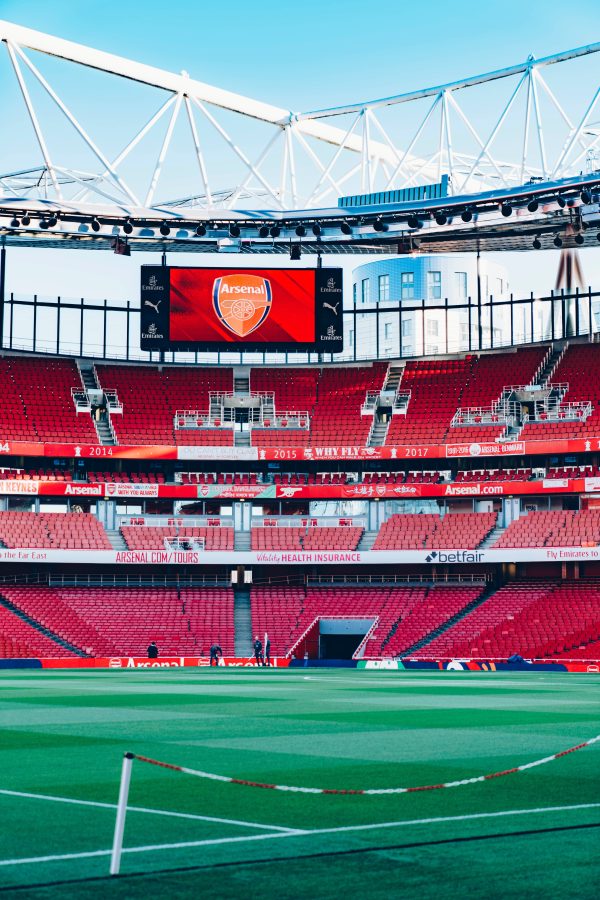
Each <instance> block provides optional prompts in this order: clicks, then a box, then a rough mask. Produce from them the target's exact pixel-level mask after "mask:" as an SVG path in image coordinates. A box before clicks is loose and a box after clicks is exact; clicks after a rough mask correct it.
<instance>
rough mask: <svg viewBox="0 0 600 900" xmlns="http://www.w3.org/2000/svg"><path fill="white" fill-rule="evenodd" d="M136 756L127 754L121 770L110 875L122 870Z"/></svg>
mask: <svg viewBox="0 0 600 900" xmlns="http://www.w3.org/2000/svg"><path fill="white" fill-rule="evenodd" d="M134 759H135V756H134V754H133V753H125V754H124V756H123V767H122V769H121V785H120V787H119V802H118V805H117V820H116V822H115V834H114V838H113V846H112V854H111V857H110V874H111V875H118V874H119V869H120V868H121V851H122V849H123V833H124V831H125V816H126V815H127V799H128V797H129V782H130V781H131V768H132V766H133V760H134Z"/></svg>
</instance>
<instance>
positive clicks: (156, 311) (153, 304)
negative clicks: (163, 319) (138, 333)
mask: <svg viewBox="0 0 600 900" xmlns="http://www.w3.org/2000/svg"><path fill="white" fill-rule="evenodd" d="M161 303H162V300H157V301H156V303H152V301H151V300H144V306H150V307H151V308H152V309H153V310H154V312H155V313H156V315H158V307H159V306H160V304H161Z"/></svg>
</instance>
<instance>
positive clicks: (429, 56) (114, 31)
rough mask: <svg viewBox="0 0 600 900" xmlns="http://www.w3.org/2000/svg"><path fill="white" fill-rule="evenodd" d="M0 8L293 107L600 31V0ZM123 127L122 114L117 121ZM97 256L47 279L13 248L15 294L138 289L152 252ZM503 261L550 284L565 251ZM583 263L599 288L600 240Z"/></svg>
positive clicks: (533, 282)
mask: <svg viewBox="0 0 600 900" xmlns="http://www.w3.org/2000/svg"><path fill="white" fill-rule="evenodd" d="M0 18H4V19H7V20H9V21H12V22H15V23H18V24H22V25H25V26H28V27H31V28H35V29H37V30H40V31H46V32H48V33H51V34H55V35H58V36H61V37H64V38H67V39H70V40H73V41H76V42H79V43H83V44H88V45H90V46H93V47H97V48H99V49H103V50H107V51H109V52H112V53H115V54H119V55H123V56H126V57H130V58H132V59H135V60H140V61H142V62H146V63H150V64H153V65H156V66H159V67H161V68H165V69H169V70H172V71H180V70H182V69H185V70H187V71H188V72H189V73H190V75H192V76H193V77H195V78H197V79H199V80H202V81H206V82H208V83H210V84H214V85H217V86H219V87H223V88H227V89H229V90H232V91H236V92H238V93H242V94H245V95H247V96H250V97H255V98H257V99H262V100H265V101H268V102H270V103H273V104H275V105H280V106H282V107H285V108H290V109H294V110H302V109H314V108H317V107H321V106H330V105H339V104H344V103H347V102H355V101H358V100H361V99H369V98H373V97H379V96H386V95H389V94H395V93H399V92H402V91H406V90H411V89H416V88H419V87H423V86H426V85H430V84H435V83H440V82H445V81H451V80H454V79H457V78H460V77H463V76H466V75H471V74H474V73H477V72H482V71H486V70H490V69H495V68H502V67H504V66H507V65H510V64H512V63H515V62H517V61H521V60H523V59H524V58H525V57H527V56H528V55H529V54H530V53H533V54H534V55H535V56H545V55H548V54H551V53H554V52H557V51H560V50H565V49H568V48H571V47H575V46H581V45H582V44H586V43H591V42H593V41H594V40H598V39H600V2H599V0H573V2H571V3H565V2H564V0H527V2H523V0H480V2H474V0H453V2H451V3H450V2H448V0H429V2H428V3H427V4H408V3H400V2H398V0H378V2H377V3H367V2H358V0H319V2H317V0H303V2H301V3H295V2H285V0H279V2H275V0H255V2H254V3H249V2H240V0H227V2H225V3H213V2H205V0H195V2H194V0H174V2H172V3H165V2H164V0H162V2H157V0H143V2H142V0H130V2H129V3H123V2H118V0H103V2H102V3H98V2H96V3H90V2H81V0H79V2H77V0H52V2H47V0H0ZM0 56H1V57H4V56H5V54H4V53H1V54H0ZM595 60H596V62H597V57H595ZM3 63H5V60H4V59H1V60H0V103H1V104H2V105H3V110H4V111H3V118H4V122H5V123H6V120H7V116H8V118H9V120H10V116H11V115H12V113H13V110H14V111H16V108H17V107H16V104H17V102H18V97H17V96H16V95H15V92H14V85H13V84H9V79H8V78H7V77H5V76H6V75H7V73H8V69H7V68H6V67H4V68H3V67H2V64H3ZM577 65H578V63H575V64H574V66H573V70H572V73H571V74H570V75H568V76H567V79H566V83H565V84H563V85H562V86H561V89H562V90H563V92H565V91H566V94H565V93H563V95H562V98H563V101H564V102H566V100H565V96H568V95H569V93H571V94H572V93H573V92H577V91H579V90H580V88H581V85H582V84H584V85H585V84H587V86H588V87H589V85H590V83H589V81H588V77H587V76H586V77H584V78H582V72H584V71H589V70H583V69H582V68H579V69H578V68H577ZM558 68H560V67H558ZM598 68H599V67H598V65H596V73H597V70H598ZM57 73H58V69H57ZM57 77H59V75H58V74H57ZM69 77H70V81H69V83H68V85H65V90H67V91H68V93H69V102H71V103H73V104H74V105H75V106H76V107H78V108H79V109H81V110H86V106H87V107H88V109H87V112H88V113H89V94H88V91H89V85H88V82H87V81H86V79H85V77H83V76H81V77H79V76H78V77H77V78H75V79H73V77H72V74H71V76H69ZM592 77H593V76H592ZM596 77H597V74H596ZM596 83H597V81H596ZM473 112H474V113H477V110H476V109H475V110H473ZM479 112H480V113H481V115H484V114H485V113H486V110H483V109H482V110H480V111H479ZM122 115H123V113H119V116H122ZM86 124H87V122H86ZM106 124H107V122H106V121H104V122H103V125H104V126H106ZM119 124H123V123H120V122H115V123H114V127H115V130H117V129H118V127H119ZM31 146H32V145H31V142H29V143H28V142H27V141H26V140H25V138H24V137H23V138H21V137H20V130H19V129H18V128H17V129H15V130H14V131H13V133H12V139H11V141H10V151H9V150H8V148H5V151H0V168H2V169H3V170H6V168H7V165H6V162H3V161H2V156H3V153H9V152H10V154H12V155H11V156H10V165H13V164H15V163H16V162H17V161H19V162H21V164H22V165H23V166H27V165H28V164H30V160H29V158H28V154H29V153H30V148H31ZM99 256H100V255H99V254H96V253H77V254H75V253H67V252H62V251H61V252H58V253H54V254H52V255H50V254H44V255H43V257H39V256H38V257H37V259H38V261H39V260H40V259H44V261H45V260H46V258H48V259H56V265H53V264H52V263H51V262H50V263H49V265H46V263H45V262H44V270H45V273H46V277H45V281H44V284H43V285H42V284H40V276H39V268H40V267H39V266H38V265H35V266H33V265H32V264H31V259H32V257H31V254H30V253H28V252H26V251H15V252H14V253H12V254H11V259H10V264H9V269H8V287H9V289H11V290H14V291H17V292H19V293H28V292H32V291H37V292H38V293H59V292H60V293H62V294H64V295H72V294H73V293H82V294H87V295H88V296H94V297H97V296H101V295H108V296H111V295H115V294H117V295H121V294H122V292H123V291H124V290H125V291H126V292H127V293H129V290H130V285H133V284H134V283H137V275H136V273H137V269H138V266H139V264H140V263H141V262H142V261H146V260H143V259H142V257H141V255H135V256H134V257H132V259H131V260H122V259H118V260H115V259H114V258H111V259H110V260H109V261H108V260H107V259H106V257H105V256H104V254H103V255H102V258H98V257H99ZM106 256H111V257H112V255H111V254H107V255H106ZM88 258H91V259H88ZM177 261H178V262H183V260H181V259H178V260H177ZM192 261H193V262H195V263H196V264H198V263H200V262H201V259H200V258H199V257H198V256H194V257H192ZM502 261H503V262H505V264H507V265H508V267H509V269H510V270H511V272H512V276H513V277H512V283H513V286H515V287H516V288H521V289H522V290H525V291H529V290H540V291H545V290H546V289H549V288H550V287H552V286H553V280H554V272H555V271H556V267H557V262H558V254H557V253H554V252H552V253H551V252H548V253H543V254H542V253H538V254H534V253H531V254H529V253H528V254H506V255H505V258H504V259H503V260H502ZM356 262H357V263H358V262H359V260H358V259H357V260H356ZM582 262H583V268H584V273H585V276H586V280H588V281H590V282H592V283H595V284H596V285H597V284H598V282H600V248H599V249H595V248H594V249H592V250H586V251H584V252H583V253H582ZM126 271H127V274H126V275H125V272H126ZM76 287H79V290H76V289H75V288H76ZM131 289H133V288H131Z"/></svg>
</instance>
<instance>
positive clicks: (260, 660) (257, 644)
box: [252, 635, 265, 666]
mask: <svg viewBox="0 0 600 900" xmlns="http://www.w3.org/2000/svg"><path fill="white" fill-rule="evenodd" d="M252 647H253V649H254V659H255V660H256V665H257V666H260V665H263V666H264V664H265V658H264V656H263V652H262V649H263V645H262V643H261V641H260V639H259V637H258V635H256V637H255V638H254V644H253V645H252Z"/></svg>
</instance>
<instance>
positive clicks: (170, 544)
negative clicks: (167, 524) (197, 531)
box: [164, 537, 206, 551]
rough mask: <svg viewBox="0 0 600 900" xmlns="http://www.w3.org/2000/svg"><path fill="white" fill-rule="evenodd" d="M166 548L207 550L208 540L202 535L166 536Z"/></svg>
mask: <svg viewBox="0 0 600 900" xmlns="http://www.w3.org/2000/svg"><path fill="white" fill-rule="evenodd" d="M164 544H165V550H180V551H186V550H200V551H202V550H205V549H206V541H205V539H204V538H200V537H174V538H165V540H164Z"/></svg>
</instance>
